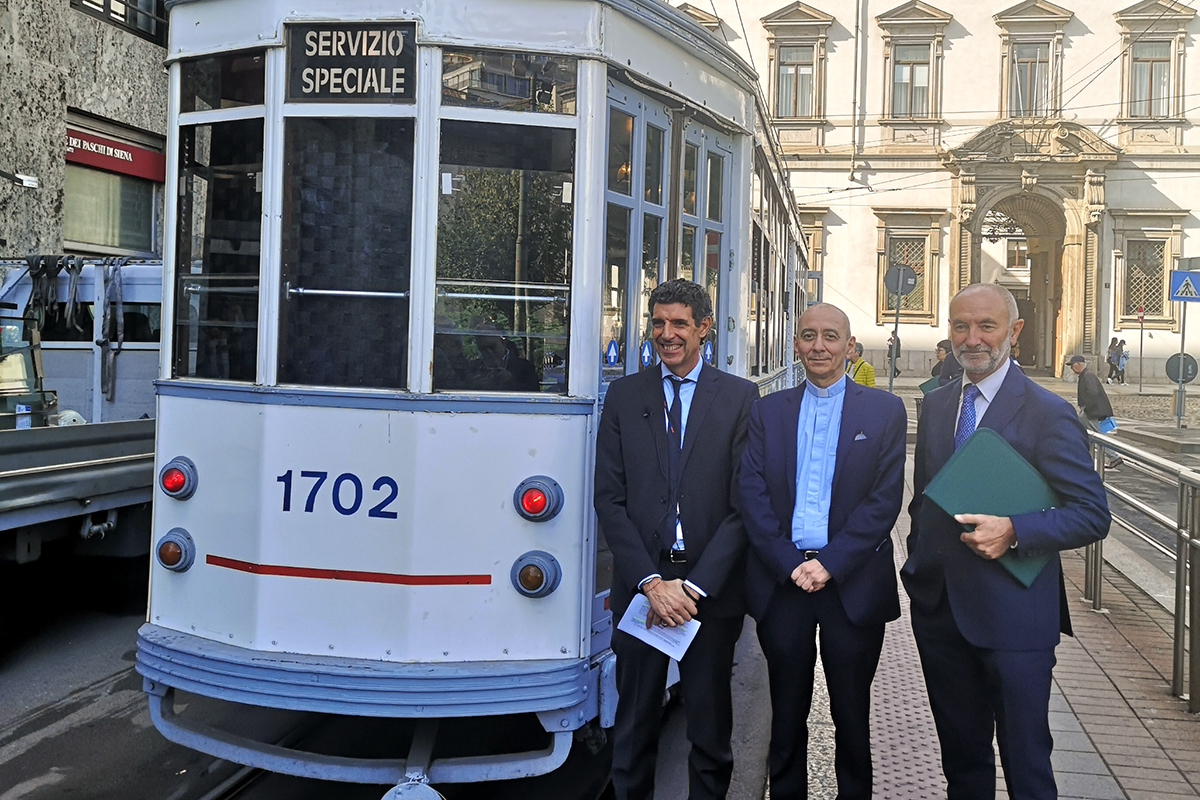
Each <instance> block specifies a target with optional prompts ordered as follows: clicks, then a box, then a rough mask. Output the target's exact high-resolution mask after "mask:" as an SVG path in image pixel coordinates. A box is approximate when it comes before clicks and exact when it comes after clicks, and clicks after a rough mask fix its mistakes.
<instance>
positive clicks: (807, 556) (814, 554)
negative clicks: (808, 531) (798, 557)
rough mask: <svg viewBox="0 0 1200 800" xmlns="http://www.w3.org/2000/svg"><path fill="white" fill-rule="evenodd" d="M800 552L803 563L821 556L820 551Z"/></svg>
mask: <svg viewBox="0 0 1200 800" xmlns="http://www.w3.org/2000/svg"><path fill="white" fill-rule="evenodd" d="M801 552H802V553H804V560H805V561H812V560H813V559H814V558H816V557H817V556H819V555H821V551H820V550H802V551H801Z"/></svg>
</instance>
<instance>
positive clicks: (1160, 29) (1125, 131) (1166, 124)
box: [1113, 0, 1196, 149]
mask: <svg viewBox="0 0 1200 800" xmlns="http://www.w3.org/2000/svg"><path fill="white" fill-rule="evenodd" d="M1113 16H1114V17H1116V20H1117V25H1119V26H1120V28H1121V44H1122V50H1121V106H1120V111H1119V114H1120V116H1118V117H1117V120H1116V121H1117V125H1118V141H1119V142H1120V144H1121V146H1122V147H1127V146H1129V145H1133V146H1135V147H1136V146H1139V145H1141V146H1148V147H1149V148H1150V149H1155V148H1161V147H1163V146H1167V147H1169V148H1178V147H1182V146H1183V128H1184V125H1185V123H1186V121H1187V120H1186V119H1185V117H1186V110H1185V109H1186V104H1185V103H1184V77H1185V75H1186V73H1185V72H1184V56H1185V54H1186V53H1187V26H1188V24H1189V23H1190V22H1191V21H1192V20H1193V19H1195V17H1196V11H1195V9H1193V8H1191V7H1190V6H1187V5H1185V4H1184V3H1182V2H1179V0H1142V2H1139V3H1135V4H1133V5H1132V6H1129V7H1128V8H1124V9H1121V10H1120V11H1118V12H1117V13H1116V14H1114V15H1113ZM1137 42H1170V43H1171V75H1170V91H1171V96H1170V99H1169V102H1168V106H1169V108H1168V114H1167V116H1165V117H1135V116H1133V114H1132V110H1131V105H1132V102H1133V97H1132V91H1131V88H1132V87H1131V83H1132V80H1133V45H1134V44H1135V43H1137Z"/></svg>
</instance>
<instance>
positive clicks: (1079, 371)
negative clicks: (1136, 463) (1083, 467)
mask: <svg viewBox="0 0 1200 800" xmlns="http://www.w3.org/2000/svg"><path fill="white" fill-rule="evenodd" d="M1067 364H1068V365H1069V366H1070V367H1071V371H1072V372H1074V373H1075V374H1076V375H1078V376H1079V389H1078V392H1077V397H1076V399H1077V401H1078V403H1079V419H1080V421H1081V422H1083V424H1084V425H1086V426H1087V427H1088V428H1091V429H1092V430H1094V431H1096V432H1097V433H1107V431H1105V430H1101V428H1100V422H1101V421H1102V420H1106V419H1109V418H1111V417H1112V415H1113V409H1112V403H1110V402H1109V401H1108V393H1107V392H1105V391H1104V385H1103V384H1102V383H1100V379H1099V378H1097V377H1096V373H1094V372H1092V371H1091V370H1090V369H1088V368H1087V359H1086V358H1084V357H1083V356H1071V358H1070V360H1068V361H1067ZM1109 430H1112V429H1111V428H1109ZM1104 452H1106V453H1108V461H1107V462H1106V463H1105V464H1104V466H1105V467H1106V468H1107V469H1115V468H1116V467H1119V466H1121V464H1123V463H1124V461H1123V460H1122V459H1121V457H1120V456H1118V455H1117V454H1116V453H1114V452H1113V451H1111V450H1109V449H1108V448H1105V449H1104Z"/></svg>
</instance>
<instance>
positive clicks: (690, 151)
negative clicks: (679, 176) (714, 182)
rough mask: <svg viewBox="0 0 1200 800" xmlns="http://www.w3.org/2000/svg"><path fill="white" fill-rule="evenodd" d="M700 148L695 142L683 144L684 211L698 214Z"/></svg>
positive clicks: (693, 214)
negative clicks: (697, 167)
mask: <svg viewBox="0 0 1200 800" xmlns="http://www.w3.org/2000/svg"><path fill="white" fill-rule="evenodd" d="M699 158H700V148H699V147H697V146H696V145H694V144H690V143H689V144H685V145H684V146H683V213H685V214H690V215H692V216H695V214H696V162H697V161H698V160H699Z"/></svg>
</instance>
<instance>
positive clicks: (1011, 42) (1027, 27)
mask: <svg viewBox="0 0 1200 800" xmlns="http://www.w3.org/2000/svg"><path fill="white" fill-rule="evenodd" d="M1074 16H1075V14H1074V12H1072V11H1069V10H1067V9H1065V8H1062V7H1061V6H1056V5H1054V4H1053V3H1051V2H1049V0H1024V2H1021V3H1018V4H1017V5H1015V6H1012V7H1011V8H1008V9H1005V10H1004V11H1001V12H1000V13H999V14H996V15H994V16H993V17H992V19H993V20H994V21H995V23H996V25H997V26H998V27H999V28H1000V104H999V106H998V108H999V109H1000V116H1001V117H1002V118H1008V119H1019V120H1021V119H1041V118H1043V117H1044V118H1049V119H1058V118H1059V117H1061V116H1062V76H1063V28H1064V27H1066V24H1067V23H1068V22H1070V21H1071V19H1072V18H1073V17H1074ZM1024 44H1049V46H1050V47H1049V50H1050V52H1049V57H1050V61H1049V63H1048V64H1047V65H1046V69H1047V72H1048V73H1049V75H1048V77H1049V86H1048V87H1047V89H1048V92H1047V94H1048V96H1047V98H1046V113H1045V114H1044V115H1037V116H1028V115H1014V114H1013V108H1012V104H1011V103H1010V102H1009V101H1010V100H1011V99H1012V93H1011V86H1012V63H1013V58H1014V53H1015V51H1016V48H1017V46H1018V45H1024Z"/></svg>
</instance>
